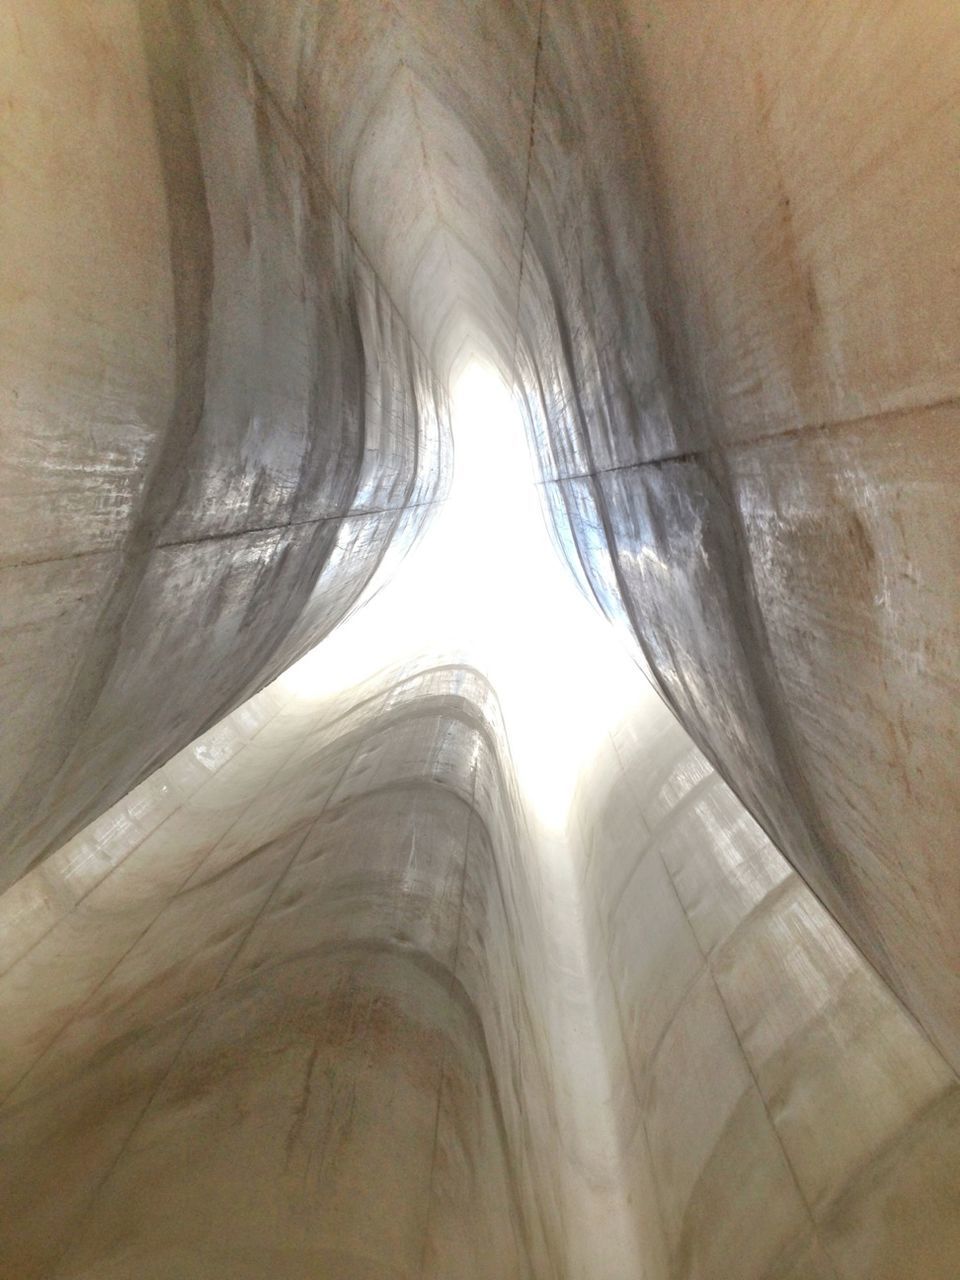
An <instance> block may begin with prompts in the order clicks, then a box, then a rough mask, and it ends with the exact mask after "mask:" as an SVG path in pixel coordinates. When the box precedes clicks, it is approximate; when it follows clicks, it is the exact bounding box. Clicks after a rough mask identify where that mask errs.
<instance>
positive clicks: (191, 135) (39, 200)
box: [0, 0, 445, 885]
mask: <svg viewBox="0 0 960 1280" xmlns="http://www.w3.org/2000/svg"><path fill="white" fill-rule="evenodd" d="M0 59H2V65H3V79H4V84H5V86H6V88H5V95H6V97H5V102H6V105H5V108H4V113H3V119H2V121H0V130H2V135H0V150H2V152H3V157H4V168H5V177H4V199H3V213H2V222H0V241H2V248H0V273H2V284H0V297H2V307H0V326H2V338H0V347H2V357H0V360H2V364H0V394H2V401H0V449H2V459H0V467H2V474H0V485H2V494H3V503H2V516H0V600H2V606H3V612H2V616H0V630H2V640H0V644H2V648H3V654H4V663H3V671H2V676H0V722H2V742H0V812H2V818H0V832H2V839H3V846H4V847H3V860H2V865H0V883H2V884H4V885H7V884H10V883H11V882H12V881H13V880H14V879H16V877H17V876H18V875H19V874H21V873H22V872H23V870H24V869H25V868H26V867H27V866H29V865H30V864H31V862H32V861H34V860H35V859H36V858H37V857H38V856H40V855H42V854H44V853H47V852H49V851H50V850H51V849H53V848H56V847H57V846H59V845H60V844H62V843H63V841H64V839H65V838H66V837H67V836H68V835H70V834H72V832H73V831H74V830H76V829H77V827H78V826H80V825H83V824H84V823H85V822H87V821H89V820H90V819H91V818H92V817H94V816H95V815H96V814H97V813H100V812H102V811H103V810H104V809H105V808H106V807H107V806H108V805H109V804H111V803H113V802H114V801H115V800H117V799H119V798H120V797H121V796H122V795H123V794H124V793H125V792H126V791H128V790H129V789H130V787H131V786H133V785H134V784H135V783H136V782H137V781H139V780H140V779H141V778H142V777H143V776H145V774H146V773H149V772H151V771H152V770H153V769H154V768H156V766H157V765H158V764H160V763H162V762H163V761H164V760H165V759H167V758H168V757H169V756H170V755H171V754H173V752H175V751H177V750H179V749H180V748H181V747H183V746H185V745H186V744H187V743H188V742H189V741H190V740H191V739H192V738H194V737H195V736H196V734H197V733H198V732H199V731H200V730H201V729H203V728H204V727H206V726H209V725H210V724H211V723H212V722H214V721H215V720H217V719H219V718H220V717H221V716H222V715H223V714H224V713H225V712H226V711H227V710H229V709H230V708H231V707H232V706H235V705H237V704H238V703H239V702H241V701H243V700H244V699H245V698H247V697H249V696H250V695H251V694H252V693H253V692H255V691H256V689H258V688H260V687H261V686H262V685H263V684H264V683H266V681H267V680H268V679H271V678H272V677H273V676H275V675H276V674H278V672H279V671H281V670H283V668H284V667H285V666H287V665H288V664H289V663H290V662H291V661H292V660H293V659H294V658H295V657H297V656H299V655H300V654H301V653H303V652H304V651H305V650H306V649H307V648H309V647H310V646H311V645H312V644H314V643H316V641H317V640H318V639H319V638H320V636H321V635H323V634H324V633H325V632H326V631H327V630H329V628H330V627H331V626H332V625H334V624H335V623H336V622H337V621H338V620H339V619H340V618H341V617H342V616H343V615H344V613H345V612H346V611H347V609H348V607H349V606H350V604H351V603H352V602H353V601H354V600H355V599H356V597H357V595H358V594H359V592H360V590H361V589H362V587H363V586H364V585H365V583H366V582H367V580H368V579H369V577H370V576H371V574H372V572H373V570H374V569H375V568H376V565H377V564H378V562H379V560H380V558H381V557H382V555H383V554H384V551H385V549H386V547H387V546H388V545H389V543H390V541H391V540H392V539H394V538H397V539H398V540H399V541H401V542H409V540H410V538H411V535H412V533H413V532H414V531H415V529H416V528H417V527H418V525H419V523H420V519H421V517H422V515H423V512H424V504H425V503H428V502H429V501H430V500H431V499H432V497H433V496H435V494H436V492H437V489H438V486H439V485H441V484H442V465H441V450H440V442H439V436H440V432H441V427H442V422H443V418H444V415H445V398H444V392H443V390H442V389H441V387H440V385H439V384H438V383H437V381H436V379H435V378H434V376H433V375H432V373H431V372H430V368H429V365H428V363H427V361H426V359H425V357H424V356H423V354H422V352H421V351H420V350H419V349H418V348H417V346H416V343H415V342H414V341H413V340H412V339H411V336H410V333H409V330H408V328H407V326H406V324H405V323H404V322H403V320H402V319H401V317H400V315H399V313H398V311H397V309H396V306H395V305H394V304H393V302H392V301H391V299H390V297H389V294H388V291H387V288H386V286H385V285H384V283H383V281H382V280H381V279H380V278H379V277H378V276H377V274H376V272H375V270H374V269H373V268H372V267H371V265H370V263H369V260H368V259H367V258H366V256H365V255H364V253H363V251H362V249H360V248H359V247H358V245H357V242H356V240H355V239H354V237H353V235H352V233H351V230H350V228H349V225H348V223H347V221H346V220H345V218H344V217H343V215H342V213H341V212H340V210H339V209H338V207H337V205H336V202H335V201H334V199H333V198H332V196H331V194H330V193H329V190H328V189H327V188H326V187H325V185H324V177H323V174H322V172H321V170H320V169H319V168H318V166H317V165H316V164H315V163H314V162H311V161H310V160H309V159H308V158H307V155H306V153H305V151H304V148H303V146H302V144H301V142H300V140H299V139H298V137H297V135H296V132H295V131H294V130H293V129H292V128H291V126H290V123H289V122H288V121H287V120H286V118H285V117H284V115H283V112H282V111H281V110H280V108H279V107H278V105H277V104H276V103H275V102H274V101H273V99H272V98H271V96H270V94H269V93H268V92H267V91H266V89H265V88H264V87H263V86H261V85H260V84H259V83H258V80H257V77H256V73H255V70H254V68H253V67H252V65H251V64H250V62H249V61H248V59H246V57H245V55H244V53H243V51H242V49H241V48H240V46H239V45H238V43H237V41H236V39H235V37H234V36H233V34H232V33H231V31H230V29H229V28H228V27H227V26H226V25H225V24H224V22H223V20H222V19H220V18H218V16H217V13H216V10H214V9H213V8H211V7H210V6H205V5H197V6H191V5H179V4H167V3H165V0H144V3H142V4H140V3H136V2H135V0H116V2H112V3H109V4H105V5H104V4H99V3H93V4H88V3H86V2H84V0H81V2H80V3H76V4H75V3H66V2H64V0H41V2H40V3H38V4H34V3H32V2H28V3H15V4H12V5H8V6H6V8H5V10H4V13H3V15H2V17H0ZM405 513H409V514H405Z"/></svg>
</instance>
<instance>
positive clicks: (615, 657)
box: [283, 364, 636, 830]
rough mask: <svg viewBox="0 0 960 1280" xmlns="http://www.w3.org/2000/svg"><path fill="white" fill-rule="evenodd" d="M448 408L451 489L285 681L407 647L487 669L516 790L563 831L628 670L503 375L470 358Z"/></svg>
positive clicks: (355, 667)
mask: <svg viewBox="0 0 960 1280" xmlns="http://www.w3.org/2000/svg"><path fill="white" fill-rule="evenodd" d="M451 410H452V422H453V434H454V474H453V482H452V486H451V492H450V496H449V498H448V500H447V501H446V502H445V503H444V504H443V506H442V507H441V508H440V509H439V510H438V511H437V513H436V514H435V515H434V517H433V519H432V520H431V523H430V525H429V526H428V528H427V530H426V531H425V533H424V535H423V537H422V538H421V540H420V542H419V543H418V544H417V545H416V546H415V547H414V549H413V551H412V552H411V553H410V554H409V555H408V556H407V558H406V560H405V561H404V562H403V563H402V564H401V566H400V568H399V569H398V570H397V571H396V572H395V573H394V575H393V577H392V578H391V580H390V581H389V583H387V584H386V585H385V586H383V587H382V588H380V589H378V590H376V591H375V593H373V594H371V598H370V599H369V602H368V603H367V604H365V606H364V607H363V608H361V609H360V610H359V611H358V612H357V613H356V614H355V615H354V616H353V617H352V618H350V619H349V620H348V621H347V622H346V623H344V624H343V625H342V626H341V627H339V628H338V629H337V630H336V631H335V632H334V633H333V635H331V636H330V637H329V638H328V639H327V640H325V641H324V642H323V643H322V644H321V645H319V646H318V647H317V648H316V649H315V650H313V652H312V653H310V654H308V655H307V657H306V658H304V659H303V660H302V661H301V662H299V663H298V664H296V666H295V667H293V668H291V670H290V671H289V672H287V674H286V676H284V677H283V682H284V684H285V685H286V686H287V687H288V688H290V689H293V690H295V691H296V692H297V693H298V694H300V695H301V696H303V697H312V696H318V697H319V696H325V695H329V694H332V693H335V692H337V691H339V690H340V689H343V688H346V687H349V686H351V685H353V684H355V683H358V682H359V681H360V680H363V679H365V678H367V677H368V676H370V675H371V674H372V673H373V672H375V671H377V670H379V669H380V668H381V667H384V666H387V665H389V664H392V663H394V662H397V661H401V660H404V659H406V658H408V657H413V656H417V655H431V654H438V655H447V654H450V653H456V654H458V655H462V656H463V657H464V658H465V659H466V660H467V661H469V662H471V663H473V664H474V665H475V666H477V667H479V668H480V669H481V670H483V671H484V672H486V674H487V675H488V676H489V678H490V680H491V682H492V684H493V686H494V688H495V689H496V691H497V694H498V696H499V698H500V701H501V704H502V707H503V712H504V718H505V720H506V724H507V730H508V733H509V736H510V742H511V748H512V752H513V757H514V761H515V763H516V766H517V772H518V775H519V778H520V782H521V785H522V787H523V789H524V792H525V794H526V796H527V798H528V800H529V801H530V803H531V805H532V806H533V808H534V810H535V811H536V813H537V814H538V816H539V818H540V820H541V821H542V822H543V823H544V825H545V826H547V827H549V828H553V829H557V830H560V829H561V828H562V826H563V824H564V822H565V819H566V816H567V809H568V805H569V801H570V797H571V794H572V791H573V788H574V786H575V783H576V779H577V775H578V773H579V771H580V769H581V768H582V766H583V765H584V763H586V762H588V761H589V759H590V757H591V756H592V755H593V753H594V751H595V749H596V747H597V745H598V743H599V742H600V741H601V740H602V738H603V736H604V734H606V733H607V732H608V731H609V729H610V727H611V726H612V725H613V724H615V723H616V722H617V721H618V719H619V718H620V715H621V712H622V704H623V692H624V689H626V688H630V687H631V683H632V682H635V681H636V669H635V668H634V666H633V663H632V660H631V659H630V657H629V656H628V654H627V653H626V652H625V650H624V649H623V648H622V646H621V643H620V641H619V640H618V639H617V636H616V634H615V632H614V629H613V628H612V627H611V626H610V624H609V623H608V622H607V621H606V619H604V618H603V617H601V616H600V614H599V611H598V610H597V609H596V608H595V606H593V605H592V604H591V603H590V602H589V601H587V600H586V599H585V598H584V597H583V596H582V595H581V593H580V591H579V590H578V588H577V586H576V584H575V582H574V581H573V579H572V576H571V574H570V572H569V570H568V568H567V567H566V565H564V564H563V563H561V561H560V559H559V557H558V555H557V553H556V551H555V548H554V545H553V543H552V541H551V539H550V535H549V533H548V531H547V528H546V525H545V523H544V517H543V514H542V511H541V507H540V501H539V496H538V493H537V488H536V483H535V477H534V474H533V467H532V461H531V458H530V452H529V449H528V447H527V443H526V439H525V436H524V429H523V422H522V419H521V417H520V414H519V411H518V409H517V407H516V405H515V404H514V402H513V400H512V398H511V396H510V394H509V392H508V390H507V388H506V387H505V386H504V384H503V381H502V380H501V379H500V378H499V376H498V375H497V374H496V373H495V372H493V371H492V370H491V369H489V368H487V367H485V366H483V365H480V364H474V365H471V366H469V367H468V368H467V369H466V370H465V372H464V373H463V374H462V375H461V377H460V379H459V380H458V382H457V384H456V386H455V387H454V390H453V395H452V402H451ZM375 585H379V584H375Z"/></svg>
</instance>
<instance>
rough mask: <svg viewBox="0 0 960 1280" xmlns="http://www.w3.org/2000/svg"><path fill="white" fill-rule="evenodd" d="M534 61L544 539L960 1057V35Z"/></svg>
mask: <svg viewBox="0 0 960 1280" xmlns="http://www.w3.org/2000/svg"><path fill="white" fill-rule="evenodd" d="M540 44H541V49H540V56H539V59H538V73H537V86H536V93H535V108H534V113H533V127H532V133H531V136H532V139H533V142H532V150H531V162H530V181H529V195H528V199H527V202H526V222H525V226H526V237H525V253H524V259H523V288H522V290H521V299H520V308H519V317H520V329H519V356H520V361H519V364H520V377H521V380H522V382H523V386H524V392H525V396H526V400H527V405H528V410H529V414H530V418H531V423H532V426H533V430H534V434H535V436H536V438H537V440H538V448H539V452H540V456H541V465H542V467H543V470H544V473H545V475H546V476H547V477H548V478H552V479H553V480H555V483H553V484H551V485H549V486H548V488H549V498H550V502H551V506H552V509H553V511H554V513H555V518H556V519H557V520H558V522H559V523H560V525H561V526H563V525H565V524H571V525H572V530H571V534H570V535H567V537H568V541H569V542H570V543H571V544H572V545H571V547H570V552H571V556H572V558H573V559H574V560H575V561H581V560H582V562H583V565H584V566H585V569H586V572H587V574H588V576H589V577H590V579H591V582H592V586H593V588H594V590H595V592H596V593H597V595H598V597H599V598H600V599H601V600H602V602H603V603H604V607H605V608H606V609H607V610H608V612H610V613H611V615H613V616H618V617H621V618H622V619H623V620H624V621H625V622H626V623H627V625H629V626H630V627H631V628H632V629H633V630H634V631H635V632H636V634H637V635H638V637H639V638H640V640H641V642H642V644H643V647H644V651H645V654H646V658H647V661H648V664H649V667H650V669H651V671H652V672H653V673H654V675H655V678H656V679H657V681H658V683H659V684H660V687H661V688H662V690H663V691H664V693H665V695H666V696H667V698H668V699H669V701H670V703H671V705H672V706H673V707H674V708H675V709H676V710H677V712H678V714H679V715H680V717H681V719H682V720H683V722H684V724H685V725H686V727H687V728H688V730H689V731H690V732H691V733H692V734H693V736H694V737H695V738H696V740H697V741H698V742H699V743H700V745H701V746H702V747H703V748H704V749H705V750H706V751H708V753H709V755H710V757H711V759H712V760H713V761H714V762H715V763H716V764H717V765H718V767H719V768H720V769H721V771H722V773H723V774H724V776H725V777H726V779H727V780H728V782H730V783H731V785H733V787H734V788H735V789H736V791H737V792H738V794H739V795H740V796H741V798H742V799H743V800H744V801H745V802H746V804H747V805H748V807H749V808H750V810H751V811H752V812H753V814H754V815H755V816H756V817H757V818H758V819H759V820H760V822H761V823H762V825H763V826H764V827H765V829H766V830H767V831H768V833H770V834H771V836H772V837H773V839H774V840H775V842H776V843H777V844H778V846H779V847H781V848H783V849H784V851H785V852H786V853H787V855H788V857H789V858H790V859H791V861H792V862H793V864H794V865H795V866H796V867H797V869H798V870H799V871H800V873H801V874H802V875H803V876H804V878H805V879H806V880H807V882H808V883H809V884H811V886H812V887H813V888H814V889H815V891H816V892H817V894H818V895H819V896H820V897H821V899H822V900H823V901H824V902H825V903H826V904H827V905H828V907H829V909H830V910H831V912H833V913H834V914H835V915H836V916H837V918H838V919H840V920H841V921H842V923H843V925H844V927H845V928H846V929H847V930H848V931H849V932H850V933H851V935H852V936H853V937H854V938H855V939H856V941H857V943H858V945H859V946H860V947H861V948H863V950H864V951H865V952H866V953H867V954H868V955H869V956H870V958H871V960H872V962H873V963H874V964H875V965H876V966H877V967H878V968H879V969H880V970H881V971H882V972H883V973H884V974H885V976H886V977H887V979H888V981H890V982H891V983H892V984H893V985H894V987H895V988H896V990H897V991H898V992H899V993H900V995H901V996H902V997H903V998H904V999H905V1000H906V1001H907V1003H908V1004H909V1005H910V1007H911V1008H912V1009H913V1011H914V1012H915V1013H916V1015H917V1016H918V1017H919V1018H920V1019H921V1021H922V1022H923V1023H924V1025H925V1026H926V1027H927V1029H928V1030H929V1032H930V1033H931V1034H932V1035H933V1036H934V1037H935V1039H936V1040H937V1042H938V1043H939V1044H940V1046H941V1047H942V1049H943V1050H944V1052H945V1053H947V1054H948V1056H949V1057H950V1058H951V1060H952V1061H953V1062H954V1064H955V1065H956V1064H957V1063H958V1061H960V1059H958V1053H960V1048H958V1046H960V1041H958V1038H957V1037H958V1022H957V1010H958V1009H960V1001H958V996H960V988H958V977H957V975H958V973H960V964H958V955H957V942H958V934H957V927H956V921H957V918H958V907H960V901H958V896H957V894H958V880H957V876H956V869H955V865H954V863H955V859H954V854H953V850H954V848H955V845H956V830H957V826H958V819H960V810H958V794H960V793H958V789H957V786H956V782H955V779H956V776H957V772H958V759H957V756H956V741H957V740H956V732H955V729H956V726H955V705H956V700H957V699H956V693H957V680H958V669H957V659H956V655H957V645H956V642H955V641H956V634H957V621H958V611H957V590H956V583H957V580H958V574H957V564H956V538H955V536H954V533H955V529H956V520H957V511H956V493H957V485H956V476H957V447H956V424H957V390H958V387H957V369H958V367H960V363H958V350H957V340H958V339H957V335H958V333H960V328H958V324H957V319H958V312H957V302H956V299H957V292H956V289H955V287H954V286H953V281H954V279H955V277H956V272H957V267H958V249H960V246H958V237H957V234H956V218H955V213H954V210H955V209H956V206H957V201H958V198H960V169H958V167H957V164H956V155H957V150H958V146H960V124H958V122H960V102H958V78H957V67H958V65H960V12H958V10H957V6H956V5H954V4H952V3H948V2H947V0H922V2H921V3H916V2H914V0H910V2H904V3H889V4H863V3H857V2H855V0H843V2H841V3H837V4H832V5H830V6H829V8H828V9H825V8H823V7H822V6H816V5H803V4H795V3H792V2H791V0H774V2H773V3H763V4H756V3H748V2H746V0H730V3H718V4H711V5H704V4H696V3H689V4H687V3H682V4H662V3H659V2H656V0H650V3H647V0H622V3H619V4H617V5H606V6H600V7H598V6H596V5H591V4H582V3H579V2H578V0H558V3H556V4H551V5H548V6H545V8H544V18H543V23H542V29H541V42H540ZM577 567H578V570H579V564H578V565H577Z"/></svg>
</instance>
